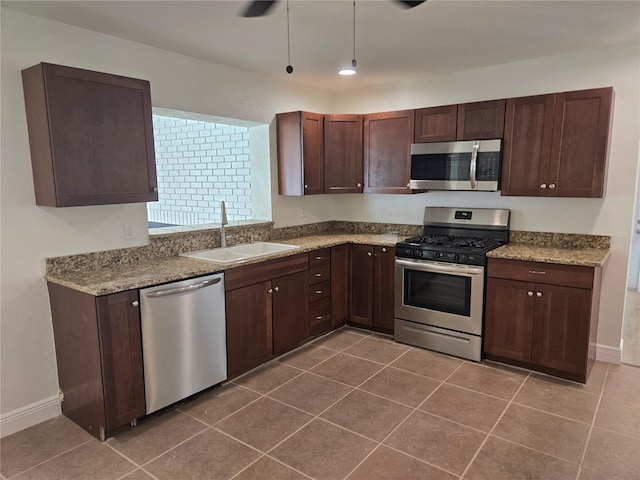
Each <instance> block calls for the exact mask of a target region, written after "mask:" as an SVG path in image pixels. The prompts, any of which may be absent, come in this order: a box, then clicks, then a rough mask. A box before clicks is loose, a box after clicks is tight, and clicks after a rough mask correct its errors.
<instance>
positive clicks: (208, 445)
mask: <svg viewBox="0 0 640 480" xmlns="http://www.w3.org/2000/svg"><path fill="white" fill-rule="evenodd" d="M259 456H260V454H259V453H258V452H256V451H255V450H253V449H251V448H249V447H247V446H245V445H242V444H241V443H239V442H237V441H235V440H233V439H231V438H229V437H227V436H226V435H224V434H222V433H220V432H216V431H215V430H213V429H210V428H209V429H207V430H205V431H204V432H202V433H200V434H198V435H197V436H195V437H194V438H192V439H190V440H188V441H186V442H185V443H183V444H181V445H179V446H178V447H176V448H174V449H173V450H170V451H169V452H167V453H165V454H164V455H162V456H161V457H159V458H157V459H155V460H154V461H152V462H151V463H148V464H147V465H145V466H144V468H145V470H147V471H148V472H150V473H151V474H152V475H153V476H155V477H157V478H159V479H160V480H177V479H201V478H203V479H204V478H206V479H210V480H221V479H225V480H226V479H228V478H231V476H233V475H235V474H236V473H238V472H239V471H240V470H242V469H243V468H245V467H246V466H247V465H249V464H250V463H252V462H253V461H254V460H256V459H257V458H258V457H259Z"/></svg>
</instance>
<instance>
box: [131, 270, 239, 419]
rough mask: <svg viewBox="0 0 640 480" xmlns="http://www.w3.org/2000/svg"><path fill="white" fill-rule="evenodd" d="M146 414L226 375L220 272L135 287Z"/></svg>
mask: <svg viewBox="0 0 640 480" xmlns="http://www.w3.org/2000/svg"><path fill="white" fill-rule="evenodd" d="M140 313H141V319H142V355H143V361H144V386H145V396H146V403H147V414H149V413H151V412H155V411H156V410H159V409H161V408H163V407H166V406H167V405H171V404H172V403H175V402H177V401H178V400H181V399H183V398H186V397H188V396H189V395H192V394H194V393H197V392H199V391H201V390H204V389H205V388H208V387H211V386H213V385H216V384H217V383H220V382H222V381H224V380H226V378H227V346H226V326H225V303H224V275H223V274H216V275H208V276H206V277H198V278H194V279H190V280H184V281H180V282H174V283H170V284H166V285H160V286H157V287H150V288H145V289H142V290H140Z"/></svg>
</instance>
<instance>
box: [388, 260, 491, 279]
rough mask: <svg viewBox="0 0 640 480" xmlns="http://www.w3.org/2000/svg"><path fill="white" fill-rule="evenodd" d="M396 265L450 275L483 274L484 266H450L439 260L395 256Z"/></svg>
mask: <svg viewBox="0 0 640 480" xmlns="http://www.w3.org/2000/svg"><path fill="white" fill-rule="evenodd" d="M396 265H399V266H401V267H409V268H411V269H413V270H420V271H422V272H435V273H450V274H452V275H469V276H473V275H483V274H484V268H483V267H476V266H470V265H460V264H455V266H450V265H448V264H446V263H439V262H425V261H423V260H422V261H421V260H404V259H399V258H396Z"/></svg>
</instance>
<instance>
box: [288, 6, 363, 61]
mask: <svg viewBox="0 0 640 480" xmlns="http://www.w3.org/2000/svg"><path fill="white" fill-rule="evenodd" d="M287 1H288V0H287ZM351 65H353V68H356V0H353V60H351Z"/></svg>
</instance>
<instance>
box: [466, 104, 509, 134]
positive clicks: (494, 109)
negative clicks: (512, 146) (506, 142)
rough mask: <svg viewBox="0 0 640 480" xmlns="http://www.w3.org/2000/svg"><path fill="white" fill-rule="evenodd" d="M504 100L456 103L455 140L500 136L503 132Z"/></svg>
mask: <svg viewBox="0 0 640 480" xmlns="http://www.w3.org/2000/svg"><path fill="white" fill-rule="evenodd" d="M504 107H505V101H504V100H491V101H489V102H475V103H463V104H460V105H458V128H457V129H456V139H457V140H484V139H489V138H502V135H503V133H504Z"/></svg>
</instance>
